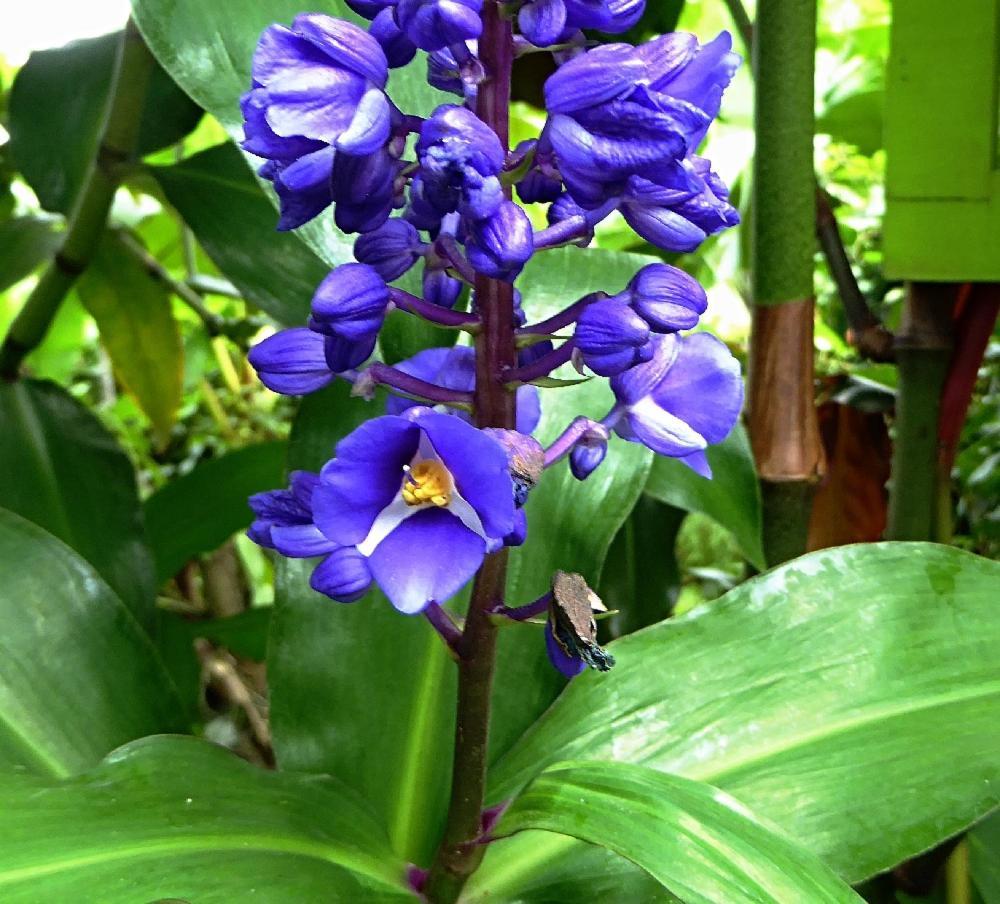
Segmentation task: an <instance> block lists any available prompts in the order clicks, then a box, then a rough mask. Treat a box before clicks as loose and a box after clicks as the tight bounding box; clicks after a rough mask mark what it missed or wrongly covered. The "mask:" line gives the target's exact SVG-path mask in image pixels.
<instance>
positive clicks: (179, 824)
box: [0, 737, 414, 904]
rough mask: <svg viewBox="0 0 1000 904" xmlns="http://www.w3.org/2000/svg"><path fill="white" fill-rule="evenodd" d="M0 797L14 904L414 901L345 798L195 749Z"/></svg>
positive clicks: (204, 747)
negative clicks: (72, 902) (42, 903)
mask: <svg viewBox="0 0 1000 904" xmlns="http://www.w3.org/2000/svg"><path fill="white" fill-rule="evenodd" d="M0 799H2V800H3V801H4V807H3V812H2V815H0V827H2V832H3V837H4V853H3V859H2V863H0V896H2V897H3V899H4V901H7V902H10V904H31V902H36V901H40V900H45V901H67V900H79V899H80V896H81V894H85V895H86V896H87V897H88V898H90V899H91V900H100V901H101V902H102V904H134V902H136V901H153V900H161V901H162V900H164V899H170V900H185V901H197V902H198V904H224V902H231V901H237V900H243V899H244V898H246V897H247V896H250V897H251V898H252V899H253V900H255V901H260V902H262V904H282V902H287V901H320V900H328V901H385V902H387V904H389V902H393V901H400V902H406V901H411V902H412V901H413V900H414V899H413V895H412V892H409V891H408V890H407V888H406V885H405V880H404V877H405V864H403V863H402V862H401V861H399V860H398V859H396V858H394V857H393V856H392V854H391V853H390V852H389V850H388V846H387V845H386V842H385V838H384V833H383V832H382V831H381V829H380V828H379V826H378V825H377V824H376V823H375V821H374V820H373V819H372V817H371V815H370V813H369V812H368V810H367V809H366V808H365V806H364V805H363V803H361V802H360V801H359V800H358V799H357V798H356V797H355V795H354V794H353V793H352V792H351V790H350V789H349V788H347V787H346V786H343V785H340V784H338V783H337V782H335V781H333V780H332V779H329V778H316V777H309V778H305V777H302V776H295V775H283V774H278V773H274V772H266V771H264V770H261V769H258V768H256V767H254V766H251V765H250V764H248V763H246V762H243V761H242V760H239V759H237V758H236V757H235V756H233V755H232V754H231V753H229V752H228V751H226V750H224V749H222V748H220V747H215V746H213V745H211V744H208V743H206V742H204V741H200V740H196V739H194V738H172V737H158V738H147V739H145V740H142V741H138V742H136V743H134V744H130V745H129V746H128V747H125V748H122V749H121V750H118V751H116V752H115V753H114V754H112V755H111V756H110V757H108V759H107V760H105V762H104V763H102V764H101V765H100V766H98V767H97V768H96V769H93V770H92V771H91V772H88V773H86V774H85V775H81V776H79V777H77V778H74V779H70V780H68V781H62V782H59V783H57V784H53V783H51V782H44V781H41V780H38V779H32V778H30V777H25V776H17V775H6V776H0Z"/></svg>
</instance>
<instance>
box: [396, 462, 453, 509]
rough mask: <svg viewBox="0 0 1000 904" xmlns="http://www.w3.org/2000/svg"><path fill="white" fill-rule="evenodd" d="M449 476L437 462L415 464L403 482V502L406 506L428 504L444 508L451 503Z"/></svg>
mask: <svg viewBox="0 0 1000 904" xmlns="http://www.w3.org/2000/svg"><path fill="white" fill-rule="evenodd" d="M453 486H454V484H453V483H452V479H451V474H449V473H448V469H447V468H446V467H445V466H444V465H443V464H441V462H439V461H431V460H427V461H421V462H417V464H415V465H414V466H413V467H412V468H410V471H409V473H408V474H407V475H406V480H404V481H403V488H402V493H403V501H404V502H405V503H406V504H407V505H421V504H422V503H424V502H429V503H431V504H432V505H438V506H445V505H447V504H448V503H449V502H450V501H451V491H452V488H453Z"/></svg>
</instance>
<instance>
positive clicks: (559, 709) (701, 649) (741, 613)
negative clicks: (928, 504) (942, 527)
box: [483, 543, 1000, 883]
mask: <svg viewBox="0 0 1000 904" xmlns="http://www.w3.org/2000/svg"><path fill="white" fill-rule="evenodd" d="M998 579H1000V564H997V563H994V562H989V561H987V560H985V559H981V558H978V557H976V556H973V555H970V554H969V553H965V552H960V551H958V550H955V549H951V548H948V547H943V546H936V545H934V544H926V543H878V544H866V545H859V546H847V547H839V548H835V549H828V550H823V551H821V552H817V553H813V554H811V555H808V556H804V557H803V558H801V559H798V560H795V561H793V562H790V563H788V564H786V565H784V566H782V567H780V568H778V569H775V570H774V571H772V572H769V573H768V574H765V575H761V576H759V577H757V578H755V579H753V580H751V581H749V582H747V583H746V584H743V585H741V586H739V587H737V588H736V589H734V590H732V591H730V592H729V593H727V594H726V595H725V596H724V597H722V598H721V599H719V600H716V601H715V602H713V603H712V605H711V606H710V607H702V608H700V609H697V610H694V611H692V612H691V613H689V614H688V615H686V616H684V617H681V618H678V619H676V620H672V621H667V622H663V623H661V624H659V625H656V626H654V627H651V628H648V629H646V630H644V631H640V632H639V633H637V634H633V635H630V636H628V637H625V638H623V639H621V640H619V641H616V642H615V643H614V644H612V645H611V646H612V650H613V651H614V654H615V657H616V658H617V660H618V664H617V666H616V667H615V669H614V670H613V671H612V672H610V673H608V674H606V675H598V674H596V673H592V674H584V675H582V676H580V677H579V678H577V679H575V680H574V681H573V683H572V684H571V685H570V687H569V688H568V689H567V690H566V691H565V692H564V694H563V695H562V696H561V698H560V699H559V700H558V701H557V702H556V703H555V705H554V706H553V707H552V708H551V709H550V710H549V711H548V712H547V713H546V714H545V715H544V716H543V717H542V718H541V719H540V720H539V721H538V722H537V723H536V724H535V725H534V726H533V727H532V729H531V731H529V732H528V733H527V734H526V735H525V736H524V738H522V739H521V741H520V742H519V743H518V745H517V746H516V747H515V748H514V749H513V750H512V751H511V752H510V753H509V754H508V755H507V756H506V757H504V759H503V760H501V761H500V762H499V763H498V764H497V766H496V768H495V770H494V772H493V774H492V777H491V778H492V783H491V788H492V790H491V799H492V800H493V801H498V800H502V799H505V798H508V797H510V796H511V795H512V794H515V793H516V792H517V790H518V789H519V788H520V787H522V786H523V785H524V784H525V783H526V782H527V781H529V780H530V779H531V778H532V777H533V776H534V775H536V774H537V772H538V771H539V770H540V769H542V768H544V767H545V766H546V765H547V764H549V763H552V762H555V761H557V760H561V759H566V758H579V757H586V758H588V759H589V758H593V759H616V760H622V761H627V762H632V763H639V764H645V765H649V766H653V767H654V768H656V769H658V770H661V771H665V772H672V773H676V774H679V775H683V776H686V777H687V778H692V779H697V780H700V781H706V782H710V783H711V784H714V785H718V786H719V787H720V788H722V789H723V790H725V791H727V792H729V793H731V794H733V795H734V796H736V797H738V798H739V799H740V800H742V801H743V802H744V803H746V804H747V805H748V806H750V807H751V808H752V809H753V810H754V812H756V813H758V814H759V815H761V816H762V817H765V818H768V819H771V820H773V821H774V822H775V823H777V824H778V825H779V826H781V827H782V829H784V830H785V831H786V832H787V833H788V834H789V835H790V836H791V837H793V838H796V839H797V840H798V841H800V842H801V843H802V844H803V845H804V846H805V847H807V848H809V849H810V850H812V851H813V852H814V853H816V854H818V855H819V856H820V857H821V858H822V859H823V860H824V861H825V862H827V863H828V864H830V865H831V866H832V867H833V868H834V869H835V870H836V871H837V872H838V873H839V874H840V875H841V876H843V877H844V878H846V879H848V880H850V881H852V882H853V881H858V880H860V879H863V878H865V877H867V876H871V875H873V874H875V873H877V872H879V871H881V870H884V869H886V868H888V867H890V866H892V865H893V864H895V863H898V862H899V861H901V860H903V859H904V858H906V857H909V856H912V855H913V854H916V853H917V852H919V851H922V850H925V849H926V848H928V847H930V846H931V845H933V844H935V843H936V842H938V841H940V840H942V839H944V838H946V837H948V836H950V835H953V834H955V833H956V832H958V831H960V830H961V829H963V828H965V827H966V826H967V825H969V824H970V823H971V822H973V821H974V820H975V819H977V818H978V817H980V816H981V815H983V814H984V813H986V812H988V811H989V810H990V809H991V808H992V807H994V806H996V805H997V803H998V792H997V787H998V786H1000V754H998V750H1000V672H998V670H997V658H996V649H997V646H998V643H1000V637H998V633H1000V623H998V622H997V619H996V587H997V581H998ZM928 775H933V776H934V777H935V781H934V782H932V783H928V782H927V781H926V777H927V776H928ZM914 787H919V788H920V789H921V793H920V794H919V795H914V794H913V793H912V789H913V788H914ZM517 845H518V842H517V841H516V840H515V841H513V842H511V843H510V845H509V847H508V850H507V851H506V852H503V854H502V855H500V854H498V855H497V862H496V863H495V868H497V869H504V870H506V869H509V868H511V866H510V864H511V863H514V862H516V860H517V858H518V856H520V855H523V853H524V849H523V848H520V849H519V848H518V846H517ZM547 848H548V853H547V856H546V855H545V854H544V853H543V852H542V851H540V850H539V849H538V848H537V847H536V848H534V849H533V853H532V859H534V861H535V863H538V862H541V861H544V860H546V859H550V860H551V859H553V858H558V857H565V856H568V854H567V850H566V843H565V842H553V843H551V844H548V845H547ZM492 856H493V855H490V856H488V857H487V860H486V864H485V865H484V869H485V870H487V871H488V870H489V869H490V865H491V862H493V861H492V860H491V857H492ZM486 881H487V880H486V877H485V876H484V878H483V882H484V883H485V882H486Z"/></svg>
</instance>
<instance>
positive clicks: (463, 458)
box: [416, 411, 514, 539]
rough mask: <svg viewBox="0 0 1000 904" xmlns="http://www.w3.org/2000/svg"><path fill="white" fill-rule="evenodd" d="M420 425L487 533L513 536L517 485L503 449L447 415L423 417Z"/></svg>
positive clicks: (483, 434)
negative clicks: (512, 477)
mask: <svg viewBox="0 0 1000 904" xmlns="http://www.w3.org/2000/svg"><path fill="white" fill-rule="evenodd" d="M416 423H417V425H418V426H419V427H420V429H421V430H423V431H424V433H426V434H427V438H428V439H429V440H430V441H431V445H433V446H434V449H435V451H436V452H437V454H438V455H439V456H440V457H441V460H442V461H443V462H444V464H445V467H446V468H447V469H448V470H449V471H450V472H451V475H452V477H454V479H455V486H456V488H457V489H458V492H459V493H461V494H462V496H463V497H464V498H465V500H466V501H467V502H468V503H469V504H470V505H471V506H472V507H473V508H474V509H475V510H476V514H477V515H479V518H480V520H481V521H482V523H483V529H484V530H485V532H486V533H487V534H488V535H489V536H490V537H494V538H497V539H500V538H503V537H505V536H506V535H507V534H509V533H510V532H511V530H512V529H513V526H514V484H513V481H512V480H511V477H510V472H509V470H508V466H507V453H506V452H505V451H504V449H503V447H502V446H501V445H500V444H499V443H498V442H496V440H494V439H492V438H491V437H489V436H487V435H486V434H485V433H483V432H482V431H480V430H478V429H477V428H475V427H472V426H470V425H469V424H467V423H466V422H465V421H463V420H461V419H460V418H456V417H451V416H449V415H447V414H438V413H437V412H433V411H432V412H428V413H427V414H421V415H420V416H419V417H418V419H417V421H416Z"/></svg>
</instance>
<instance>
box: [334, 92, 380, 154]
mask: <svg viewBox="0 0 1000 904" xmlns="http://www.w3.org/2000/svg"><path fill="white" fill-rule="evenodd" d="M391 126H392V114H391V107H390V106H389V99H388V98H387V97H386V96H385V94H384V93H383V92H382V90H381V89H380V88H369V89H368V90H367V91H366V92H365V93H364V95H362V97H361V100H360V102H359V103H358V105H357V107H356V108H355V111H354V116H353V117H352V118H351V123H350V125H349V126H348V127H347V130H346V131H345V132H343V133H342V134H341V135H340V136H339V137H338V138H337V141H336V145H337V149H338V150H341V151H343V152H344V153H345V154H353V155H354V156H356V157H362V156H365V155H366V154H373V153H375V151H377V150H378V149H379V148H380V147H382V146H383V145H384V144H385V143H386V142H387V141H388V140H389V132H390V129H391Z"/></svg>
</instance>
